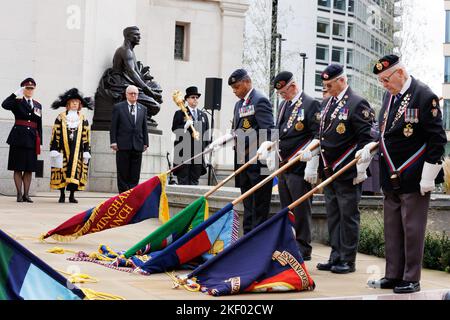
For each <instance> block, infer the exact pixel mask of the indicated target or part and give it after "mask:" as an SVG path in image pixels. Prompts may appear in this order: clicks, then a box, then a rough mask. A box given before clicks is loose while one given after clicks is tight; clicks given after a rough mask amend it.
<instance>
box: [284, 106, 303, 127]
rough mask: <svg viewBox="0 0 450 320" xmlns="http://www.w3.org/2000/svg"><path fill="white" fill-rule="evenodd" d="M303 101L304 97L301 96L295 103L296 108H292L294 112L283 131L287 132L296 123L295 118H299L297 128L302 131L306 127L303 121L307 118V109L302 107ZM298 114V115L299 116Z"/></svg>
mask: <svg viewBox="0 0 450 320" xmlns="http://www.w3.org/2000/svg"><path fill="white" fill-rule="evenodd" d="M302 103H303V98H300V99H299V100H298V101H297V102H296V103H295V106H294V110H292V113H291V115H290V117H289V120H288V122H287V125H286V128H284V129H283V132H287V131H288V130H289V129H290V128H291V127H292V124H293V123H294V120H295V118H297V123H296V124H295V130H297V131H302V130H303V129H304V128H305V125H304V124H303V122H302V121H303V120H305V109H303V108H301V106H302ZM300 108H301V109H300ZM299 113H300V114H299ZM297 115H298V117H297Z"/></svg>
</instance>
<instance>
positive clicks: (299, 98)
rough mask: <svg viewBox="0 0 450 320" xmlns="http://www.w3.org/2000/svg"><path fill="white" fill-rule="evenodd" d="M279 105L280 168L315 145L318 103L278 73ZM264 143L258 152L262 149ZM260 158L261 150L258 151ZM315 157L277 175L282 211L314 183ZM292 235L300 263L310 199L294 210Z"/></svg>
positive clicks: (307, 246) (305, 253)
mask: <svg viewBox="0 0 450 320" xmlns="http://www.w3.org/2000/svg"><path fill="white" fill-rule="evenodd" d="M273 86H274V88H275V90H276V91H277V94H278V95H280V96H281V98H282V99H283V101H282V102H281V103H280V106H279V112H278V118H277V122H276V129H278V138H279V140H278V148H277V149H278V150H274V151H271V152H275V151H277V154H278V156H279V160H280V161H281V164H280V165H284V164H286V163H287V162H289V161H290V160H291V159H293V158H295V157H296V156H297V155H298V154H299V153H301V152H303V151H304V150H305V149H306V148H308V146H309V144H311V143H316V141H317V140H315V139H314V138H315V136H316V135H317V132H318V130H319V122H320V103H319V102H318V101H317V100H314V99H313V98H311V97H310V96H309V95H307V94H306V93H305V92H302V90H301V88H300V86H299V84H298V83H297V81H296V80H295V78H294V75H293V74H292V72H289V71H282V72H280V73H279V74H277V75H276V76H275V78H274V81H273ZM268 146H269V145H268V144H267V146H265V145H264V144H263V145H261V147H260V149H264V147H266V148H267V147H268ZM258 152H259V153H260V154H261V155H264V154H265V153H264V150H260V151H258ZM318 166H319V157H318V156H317V155H316V156H315V157H314V159H312V160H311V161H308V162H307V163H306V164H305V163H304V162H298V164H296V165H294V166H292V167H291V168H289V169H287V170H286V171H284V172H283V173H282V174H280V175H279V176H278V189H279V194H280V202H281V207H282V208H285V207H287V206H289V205H290V204H291V203H293V202H294V201H296V200H297V199H298V198H300V197H301V196H303V195H304V194H306V193H307V192H309V191H310V190H311V184H315V183H316V182H317V169H318ZM294 215H295V224H294V228H295V235H296V240H297V245H298V247H299V250H300V253H301V254H302V257H303V260H311V252H312V246H311V220H312V218H311V199H309V200H307V201H304V202H303V203H302V204H301V205H299V206H298V207H297V208H295V209H294Z"/></svg>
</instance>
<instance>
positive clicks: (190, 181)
mask: <svg viewBox="0 0 450 320" xmlns="http://www.w3.org/2000/svg"><path fill="white" fill-rule="evenodd" d="M200 96H201V94H200V93H199V92H198V88H197V87H194V86H192V87H189V88H187V89H186V95H185V96H184V101H185V103H186V105H187V106H186V107H187V110H188V112H187V113H188V115H189V116H190V119H186V117H185V115H184V113H183V111H181V110H177V111H176V112H175V114H174V115H173V121H172V131H173V133H175V136H176V138H175V142H174V157H173V161H174V166H177V165H179V164H180V163H182V162H184V161H186V160H188V159H189V158H192V157H194V156H195V155H197V154H199V153H201V152H203V151H204V149H205V148H206V147H207V146H208V144H209V140H210V139H209V138H208V137H207V136H205V134H206V135H208V134H209V132H208V130H209V121H208V117H207V116H206V114H205V113H204V112H203V111H201V110H199V109H198V100H199V98H200ZM191 125H192V126H193V127H194V128H195V129H196V130H197V132H198V133H199V136H200V139H199V140H195V139H194V137H193V136H192V129H191ZM205 173H206V165H205V162H204V159H203V157H201V158H196V159H194V160H192V161H191V163H188V164H185V165H183V166H181V167H180V168H178V169H177V170H176V171H175V172H174V174H175V175H176V176H177V180H178V184H181V185H198V183H199V179H200V176H202V175H204V174H205Z"/></svg>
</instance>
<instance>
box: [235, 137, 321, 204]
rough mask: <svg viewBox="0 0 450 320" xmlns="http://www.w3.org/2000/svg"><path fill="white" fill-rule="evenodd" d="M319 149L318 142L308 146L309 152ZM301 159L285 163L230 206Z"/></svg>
mask: <svg viewBox="0 0 450 320" xmlns="http://www.w3.org/2000/svg"><path fill="white" fill-rule="evenodd" d="M318 147H319V142H316V143H314V145H312V146H308V149H307V150H309V151H313V150H314V149H316V148H318ZM301 157H302V154H299V155H297V156H296V157H295V158H294V159H292V160H291V161H289V162H288V163H286V164H285V165H284V166H282V167H281V168H279V169H278V170H276V171H275V172H273V173H272V174H271V175H270V176H268V177H266V178H265V179H264V180H262V181H260V182H259V183H258V184H257V185H255V186H254V187H253V188H251V189H250V190H248V191H247V192H245V193H244V194H242V195H241V196H240V197H238V198H237V199H235V200H234V201H233V202H232V204H233V206H234V205H236V204H238V203H239V202H241V201H242V200H244V199H245V198H247V197H248V196H249V195H251V194H252V193H253V192H255V191H256V190H258V189H259V188H261V187H262V186H263V185H265V184H266V183H267V182H268V181H270V180H272V179H273V178H274V177H276V176H277V175H279V174H280V173H282V172H284V171H286V170H287V169H289V168H290V167H292V166H293V165H295V164H297V162H298V161H300V159H301Z"/></svg>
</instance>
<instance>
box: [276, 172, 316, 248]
mask: <svg viewBox="0 0 450 320" xmlns="http://www.w3.org/2000/svg"><path fill="white" fill-rule="evenodd" d="M310 190H311V184H309V183H308V182H306V181H305V180H304V179H303V176H301V175H298V174H296V173H290V172H284V173H282V174H281V175H279V176H278V192H279V194H280V203H281V208H286V207H287V206H289V205H290V204H291V203H292V202H294V201H296V200H297V199H298V198H300V197H301V196H303V195H304V194H305V193H307V192H309V191H310ZM311 202H312V201H311V198H309V199H308V200H306V201H303V202H302V203H301V204H300V205H299V206H297V207H296V208H295V209H294V212H293V213H294V216H295V224H294V228H295V237H296V240H297V245H298V247H299V249H300V252H301V254H302V256H303V257H305V256H310V255H311V251H312V247H311V220H312V217H311Z"/></svg>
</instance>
